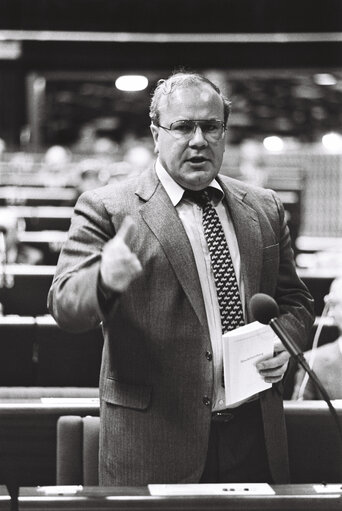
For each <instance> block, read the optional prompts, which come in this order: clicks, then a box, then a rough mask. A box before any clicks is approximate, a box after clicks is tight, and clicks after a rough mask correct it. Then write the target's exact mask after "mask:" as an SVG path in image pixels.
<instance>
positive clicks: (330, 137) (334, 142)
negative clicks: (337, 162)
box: [322, 132, 342, 152]
mask: <svg viewBox="0 0 342 511" xmlns="http://www.w3.org/2000/svg"><path fill="white" fill-rule="evenodd" d="M322 144H323V146H324V147H325V149H327V151H331V152H342V135H340V134H339V133H334V132H331V133H327V134H326V135H323V137H322Z"/></svg>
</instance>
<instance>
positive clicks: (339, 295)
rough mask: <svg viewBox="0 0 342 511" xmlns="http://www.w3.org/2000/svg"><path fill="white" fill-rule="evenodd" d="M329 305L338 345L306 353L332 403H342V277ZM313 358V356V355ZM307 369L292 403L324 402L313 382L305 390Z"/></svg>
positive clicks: (297, 382)
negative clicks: (336, 330) (341, 401)
mask: <svg viewBox="0 0 342 511" xmlns="http://www.w3.org/2000/svg"><path fill="white" fill-rule="evenodd" d="M324 301H325V303H326V304H327V305H328V307H329V309H328V311H329V312H328V314H329V315H330V316H331V317H332V318H333V319H334V322H335V324H336V326H337V328H338V331H339V337H338V338H337V340H336V341H334V342H329V343H328V344H323V345H322V346H319V347H318V348H317V349H316V350H310V351H307V352H306V353H304V355H305V358H306V359H307V360H308V362H309V363H310V359H311V356H313V365H312V364H310V365H311V366H312V369H313V370H314V372H315V373H316V374H317V376H318V378H319V379H320V381H321V382H322V384H323V386H324V388H325V390H326V391H327V393H328V395H329V397H330V399H342V277H339V278H336V279H335V280H333V282H332V284H331V286H330V290H329V294H328V295H326V296H325V297H324ZM312 354H313V355H312ZM304 376H305V374H304V369H302V368H301V367H300V368H299V369H298V371H297V373H296V376H295V385H294V391H293V395H292V399H322V396H321V394H320V392H319V390H318V389H317V388H316V386H315V385H314V383H313V382H312V381H311V379H308V380H307V383H306V385H305V387H304V384H302V382H303V378H304Z"/></svg>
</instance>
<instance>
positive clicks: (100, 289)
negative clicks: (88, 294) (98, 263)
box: [97, 271, 121, 314]
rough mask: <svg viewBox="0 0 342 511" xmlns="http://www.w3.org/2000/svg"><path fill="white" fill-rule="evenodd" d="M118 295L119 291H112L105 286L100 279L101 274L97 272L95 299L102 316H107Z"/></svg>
mask: <svg viewBox="0 0 342 511" xmlns="http://www.w3.org/2000/svg"><path fill="white" fill-rule="evenodd" d="M120 294H121V293H120V292H119V291H113V290H112V289H109V288H108V287H106V286H105V284H104V282H103V280H102V277H101V272H100V271H99V275H98V278H97V299H98V301H99V305H100V308H101V310H102V312H103V313H104V314H107V313H108V312H109V311H110V309H111V308H112V307H113V305H114V303H115V302H116V300H117V299H118V298H119V296H120Z"/></svg>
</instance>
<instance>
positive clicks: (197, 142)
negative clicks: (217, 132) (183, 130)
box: [189, 125, 208, 146]
mask: <svg viewBox="0 0 342 511" xmlns="http://www.w3.org/2000/svg"><path fill="white" fill-rule="evenodd" d="M189 145H190V146H206V145H208V142H207V141H206V139H205V137H204V135H203V131H202V130H201V127H200V126H199V125H197V126H196V128H195V131H194V132H193V134H192V137H191V138H190V141H189Z"/></svg>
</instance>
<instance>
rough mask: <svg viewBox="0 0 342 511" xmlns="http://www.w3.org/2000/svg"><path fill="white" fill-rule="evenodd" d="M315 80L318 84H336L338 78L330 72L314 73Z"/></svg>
mask: <svg viewBox="0 0 342 511" xmlns="http://www.w3.org/2000/svg"><path fill="white" fill-rule="evenodd" d="M314 81H315V83H317V85H336V83H337V80H336V78H335V76H334V75H332V74H330V73H317V74H315V75H314Z"/></svg>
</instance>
